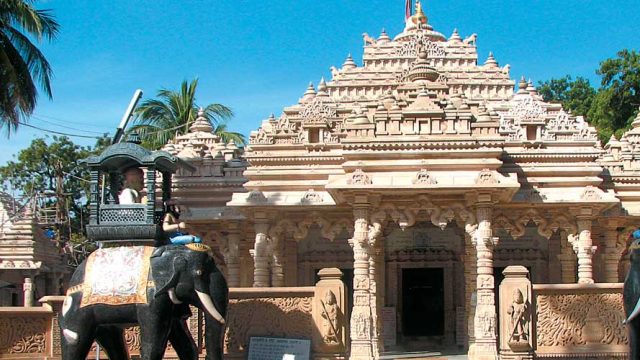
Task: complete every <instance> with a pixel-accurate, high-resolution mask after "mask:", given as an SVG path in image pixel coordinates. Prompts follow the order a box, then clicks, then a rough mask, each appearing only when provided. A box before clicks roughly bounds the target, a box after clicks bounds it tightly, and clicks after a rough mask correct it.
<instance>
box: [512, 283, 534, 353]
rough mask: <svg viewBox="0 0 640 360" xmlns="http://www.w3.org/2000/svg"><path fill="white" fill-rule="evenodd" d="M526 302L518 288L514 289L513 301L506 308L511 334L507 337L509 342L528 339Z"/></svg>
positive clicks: (519, 341) (520, 341)
mask: <svg viewBox="0 0 640 360" xmlns="http://www.w3.org/2000/svg"><path fill="white" fill-rule="evenodd" d="M528 310H529V309H528V306H527V303H526V302H525V299H524V295H523V294H522V291H520V289H514V291H513V301H512V302H511V305H510V306H509V309H508V310H507V314H509V316H510V325H511V336H510V337H509V343H511V342H514V343H522V342H528V341H529V334H528V329H527V325H528V324H527V321H528V320H527V311H528Z"/></svg>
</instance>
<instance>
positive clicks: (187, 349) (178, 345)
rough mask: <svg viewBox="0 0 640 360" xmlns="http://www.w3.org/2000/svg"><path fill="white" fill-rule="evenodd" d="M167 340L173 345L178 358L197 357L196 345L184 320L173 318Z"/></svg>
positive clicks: (191, 358)
mask: <svg viewBox="0 0 640 360" xmlns="http://www.w3.org/2000/svg"><path fill="white" fill-rule="evenodd" d="M169 341H170V342H171V345H173V348H174V350H175V351H176V354H178V358H180V360H197V359H198V347H197V346H196V343H195V341H193V338H192V337H191V332H190V331H189V329H188V328H187V323H186V321H184V320H180V319H173V321H172V323H171V333H169Z"/></svg>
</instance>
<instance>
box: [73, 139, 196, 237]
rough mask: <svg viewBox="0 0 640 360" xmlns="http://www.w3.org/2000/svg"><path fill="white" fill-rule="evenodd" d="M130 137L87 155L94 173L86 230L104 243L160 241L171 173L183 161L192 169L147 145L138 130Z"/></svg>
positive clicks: (175, 158)
mask: <svg viewBox="0 0 640 360" xmlns="http://www.w3.org/2000/svg"><path fill="white" fill-rule="evenodd" d="M130 137H131V138H132V139H130V140H129V141H127V142H120V143H117V144H114V145H111V146H109V147H107V148H106V149H105V150H104V151H103V152H102V154H100V155H96V156H92V157H89V158H87V159H85V160H84V161H83V162H84V163H85V164H86V165H87V166H88V167H89V169H90V176H91V179H90V181H91V184H90V199H89V206H90V212H89V224H88V225H87V236H88V238H89V239H90V240H93V241H96V242H100V243H101V244H102V245H103V246H104V245H107V244H109V243H116V244H118V245H122V244H123V243H130V244H138V245H143V244H154V243H157V242H158V241H161V240H162V239H161V237H162V236H163V235H162V234H163V232H162V215H163V213H164V210H163V206H164V205H165V204H167V202H168V201H169V200H170V199H171V178H172V176H173V174H174V173H175V172H176V171H177V169H178V168H179V167H184V168H186V169H187V170H190V171H193V170H194V168H193V167H192V166H191V165H189V164H188V163H186V162H184V161H182V160H180V159H179V158H177V157H175V156H173V155H171V154H169V153H168V152H166V151H149V150H147V149H145V148H143V147H142V146H140V145H139V141H138V139H137V136H136V135H134V136H130ZM158 180H160V181H158ZM158 183H159V184H161V186H160V189H158V186H157V185H158ZM158 190H159V191H158Z"/></svg>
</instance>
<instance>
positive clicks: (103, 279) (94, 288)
mask: <svg viewBox="0 0 640 360" xmlns="http://www.w3.org/2000/svg"><path fill="white" fill-rule="evenodd" d="M153 250H154V248H153V247H150V246H120V247H113V248H106V249H98V250H96V251H94V252H93V253H92V254H91V255H89V257H88V258H87V264H86V267H85V277H84V283H83V284H82V290H81V291H82V301H81V303H80V307H83V306H88V305H93V304H105V305H120V304H132V303H133V304H140V303H146V302H147V286H148V283H149V262H150V258H151V254H152V253H153Z"/></svg>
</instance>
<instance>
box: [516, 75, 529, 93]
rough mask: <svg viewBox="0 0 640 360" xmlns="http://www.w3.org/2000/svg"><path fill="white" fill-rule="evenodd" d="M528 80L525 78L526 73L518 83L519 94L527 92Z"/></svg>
mask: <svg viewBox="0 0 640 360" xmlns="http://www.w3.org/2000/svg"><path fill="white" fill-rule="evenodd" d="M528 85H529V84H527V80H526V79H525V78H524V75H522V77H521V78H520V82H519V83H518V92H517V94H526V93H527V86H528Z"/></svg>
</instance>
